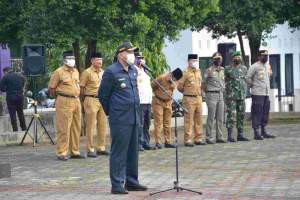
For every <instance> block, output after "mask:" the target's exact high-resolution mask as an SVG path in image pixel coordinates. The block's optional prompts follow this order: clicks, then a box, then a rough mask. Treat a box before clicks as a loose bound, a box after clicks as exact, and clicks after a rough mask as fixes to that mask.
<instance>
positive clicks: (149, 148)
mask: <svg viewBox="0 0 300 200" xmlns="http://www.w3.org/2000/svg"><path fill="white" fill-rule="evenodd" d="M144 149H145V150H156V147H154V146H151V145H144Z"/></svg>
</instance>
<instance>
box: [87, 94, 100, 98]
mask: <svg viewBox="0 0 300 200" xmlns="http://www.w3.org/2000/svg"><path fill="white" fill-rule="evenodd" d="M84 96H85V97H93V98H98V96H97V95H84Z"/></svg>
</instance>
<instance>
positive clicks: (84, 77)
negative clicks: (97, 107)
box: [80, 66, 103, 96]
mask: <svg viewBox="0 0 300 200" xmlns="http://www.w3.org/2000/svg"><path fill="white" fill-rule="evenodd" d="M102 75H103V70H102V69H99V70H97V69H96V68H94V67H93V66H91V67H89V68H87V69H86V70H84V71H83V72H82V74H81V76H80V86H81V87H84V95H94V96H97V95H98V89H99V86H100V83H101V80H102Z"/></svg>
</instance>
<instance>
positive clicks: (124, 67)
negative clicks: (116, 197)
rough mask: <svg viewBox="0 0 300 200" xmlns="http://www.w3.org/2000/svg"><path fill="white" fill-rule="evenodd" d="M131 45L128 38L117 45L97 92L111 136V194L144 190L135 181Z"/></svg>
mask: <svg viewBox="0 0 300 200" xmlns="http://www.w3.org/2000/svg"><path fill="white" fill-rule="evenodd" d="M135 49H136V48H135V47H133V45H132V44H131V43H130V42H124V43H123V44H122V45H120V46H119V47H118V49H117V52H116V54H117V61H116V62H115V63H113V64H112V65H110V66H109V67H108V68H107V69H106V70H105V72H104V74H103V78H102V82H101V85H100V88H99V93H98V96H99V100H100V102H101V104H102V106H103V109H104V112H105V113H106V115H108V117H109V126H110V131H111V138H112V142H111V155H110V163H109V165H110V179H111V184H112V189H111V193H112V194H128V191H145V190H147V187H145V186H142V185H140V184H139V181H138V134H139V126H140V100H139V96H138V88H137V75H138V72H137V70H136V68H135V67H134V62H135V57H134V50H135Z"/></svg>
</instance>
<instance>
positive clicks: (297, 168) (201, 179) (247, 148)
mask: <svg viewBox="0 0 300 200" xmlns="http://www.w3.org/2000/svg"><path fill="white" fill-rule="evenodd" d="M269 130H270V131H271V132H272V133H273V134H275V135H277V136H278V137H277V138H276V139H269V140H264V141H253V140H252V141H250V142H239V143H235V144H215V145H207V146H197V147H193V148H189V147H183V146H182V135H183V132H182V130H181V131H180V139H179V141H180V149H179V155H180V160H179V163H180V169H179V170H180V185H181V186H182V187H187V188H189V189H194V190H198V191H202V192H203V195H201V196H200V195H197V194H193V193H189V192H186V191H182V192H179V193H177V192H175V191H170V192H167V193H164V194H158V195H155V196H152V197H150V196H149V192H155V191H158V190H161V189H167V188H170V187H172V186H173V181H174V180H175V151H174V150H173V149H162V150H156V151H147V152H142V153H140V168H139V170H140V182H141V183H142V184H145V185H147V186H148V187H149V191H147V192H131V193H130V194H129V195H124V196H116V195H111V194H110V180H109V175H108V157H103V156H101V157H98V158H96V159H92V158H88V159H85V160H69V161H67V162H60V161H57V160H56V157H55V147H54V146H51V145H49V144H39V145H38V146H37V147H35V148H32V147H31V146H29V145H27V146H8V147H0V162H10V163H11V165H12V177H11V178H5V179H0V199H3V200H4V199H5V200H6V199H12V200H27V199H28V200H37V199H42V200H48V199H49V200H50V199H51V200H55V199H57V200H60V199H62V200H65V199H72V200H86V199H88V200H94V199H99V200H102V199H130V200H139V199H151V200H152V199H159V200H165V199H172V200H173V199H178V200H179V199H180V200H183V199H188V200H190V199H191V200H193V199H197V200H198V199H244V200H248V199H257V200H262V199H272V200H273V199H300V124H293V125H274V126H271V127H270V128H269ZM248 132H249V133H248V134H247V136H248V137H251V138H252V133H251V132H250V131H248ZM83 142H84V141H83ZM82 149H84V145H83V146H82Z"/></svg>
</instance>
